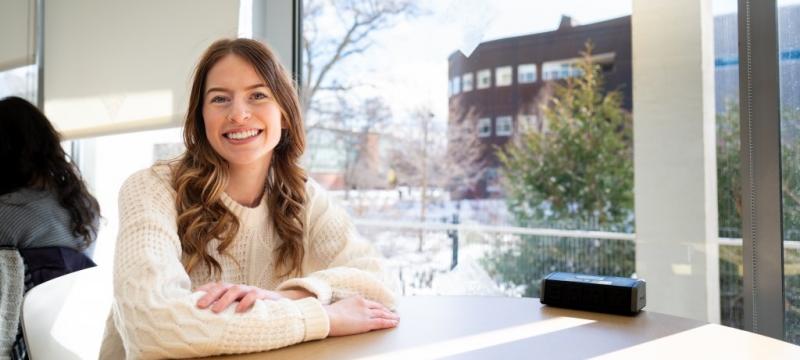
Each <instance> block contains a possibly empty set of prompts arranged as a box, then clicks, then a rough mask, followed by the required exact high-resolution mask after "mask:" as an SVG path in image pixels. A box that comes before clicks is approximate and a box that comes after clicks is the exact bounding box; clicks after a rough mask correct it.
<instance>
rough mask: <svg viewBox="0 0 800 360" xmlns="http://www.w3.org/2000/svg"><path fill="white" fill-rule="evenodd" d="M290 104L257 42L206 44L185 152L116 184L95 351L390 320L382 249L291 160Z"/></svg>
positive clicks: (284, 81) (275, 340)
mask: <svg viewBox="0 0 800 360" xmlns="http://www.w3.org/2000/svg"><path fill="white" fill-rule="evenodd" d="M299 109H300V107H299V103H298V99H297V95H296V91H295V89H294V87H293V85H292V82H291V80H290V78H289V76H288V75H287V73H286V71H285V70H284V69H283V67H282V66H281V65H280V63H279V62H278V61H277V60H276V58H275V56H274V55H273V54H272V52H271V51H270V50H269V49H267V48H266V47H265V46H264V45H262V44H261V43H259V42H257V41H253V40H249V39H236V40H220V41H217V42H215V43H214V44H212V45H211V46H210V47H209V48H208V50H207V51H206V52H205V54H204V55H203V57H202V58H201V60H200V62H199V64H198V66H197V69H196V71H195V75H194V80H193V84H192V90H191V94H190V98H189V108H188V111H187V116H186V122H185V124H184V142H185V144H186V152H185V153H184V155H183V156H182V157H181V158H180V159H179V160H178V161H176V162H173V163H170V164H157V165H155V166H153V167H152V168H151V169H147V170H143V171H141V172H139V173H136V174H134V175H133V176H131V178H129V179H128V180H127V181H126V183H125V184H124V185H123V187H122V190H121V191H120V199H119V206H120V230H119V238H118V240H117V245H116V255H115V263H114V304H113V308H112V317H111V318H113V322H112V321H109V323H108V326H107V329H106V339H105V340H104V343H103V349H102V350H101V358H121V357H127V358H166V357H170V358H174V357H190V356H206V355H216V354H228V353H245V352H256V351H264V350H269V349H274V348H278V347H283V346H287V345H291V344H295V343H298V342H302V341H308V340H315V339H322V338H325V337H326V336H338V335H349V334H357V333H362V332H366V331H370V330H376V329H385V328H391V327H394V326H396V325H397V323H398V320H399V318H398V316H397V315H395V314H394V313H392V312H391V311H390V310H389V309H390V308H393V307H394V295H393V293H392V292H391V291H390V290H389V289H388V288H387V287H386V286H385V283H384V274H383V272H382V269H381V262H380V260H379V259H378V258H376V257H374V255H373V254H372V252H371V251H370V250H369V247H368V246H366V245H365V244H362V243H359V242H358V241H356V238H355V231H354V229H353V226H352V224H351V223H350V220H349V218H348V216H347V214H346V213H345V212H344V211H343V210H342V209H340V208H338V207H336V206H335V205H333V204H331V202H330V200H329V199H328V197H327V195H326V194H325V192H324V190H323V189H321V188H320V187H319V185H318V184H316V183H315V182H313V181H312V180H310V179H308V178H307V177H306V175H305V174H304V172H303V170H302V169H301V168H300V167H299V165H298V162H299V158H300V156H301V154H302V153H303V150H304V145H305V140H304V130H303V125H302V118H301V115H300V110H299ZM110 320H111V319H110ZM123 349H124V353H123Z"/></svg>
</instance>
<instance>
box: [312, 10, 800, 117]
mask: <svg viewBox="0 0 800 360" xmlns="http://www.w3.org/2000/svg"><path fill="white" fill-rule="evenodd" d="M419 3H420V7H421V8H422V9H424V10H425V12H426V14H425V15H422V16H419V17H416V18H412V19H404V20H402V21H399V22H398V23H397V24H396V25H395V26H394V27H392V28H389V29H386V30H383V31H381V32H379V33H376V34H375V36H374V39H375V45H374V46H373V47H372V48H371V49H370V50H369V51H368V52H367V53H365V54H363V55H362V56H359V57H356V58H351V59H349V60H348V62H347V63H346V64H342V67H341V68H340V69H339V70H340V71H342V73H343V74H347V78H348V79H349V80H350V81H353V82H355V83H360V84H368V85H365V86H361V87H359V88H356V89H355V90H353V94H355V95H356V96H374V94H380V95H382V96H384V98H385V99H386V100H387V103H389V104H390V106H391V107H392V111H393V114H394V118H395V120H402V119H403V117H404V116H405V115H407V114H410V113H412V112H413V111H414V110H415V109H418V108H420V107H427V108H430V109H431V110H432V112H433V113H434V115H435V122H437V123H439V124H444V123H446V120H447V97H448V94H447V86H448V79H447V58H448V56H449V55H450V54H451V53H452V52H454V51H456V50H461V51H462V52H463V53H465V54H468V53H470V52H471V51H472V50H473V49H474V48H475V47H476V46H477V45H478V44H479V43H480V42H483V41H489V40H494V39H500V38H506V37H512V36H519V35H525V34H533V33H540V32H545V31H552V30H555V29H556V28H557V27H558V25H559V22H560V20H561V16H562V15H568V16H571V17H572V18H573V20H575V21H576V22H577V23H578V24H589V23H594V22H598V21H603V20H608V19H612V18H617V17H621V16H628V15H630V14H631V12H632V1H631V0H605V1H598V0H560V1H545V0H528V1H521V0H493V1H489V0H448V1H442V0H420V2H419ZM796 3H800V0H779V1H778V4H779V6H784V5H790V4H796ZM736 4H737V1H736V0H712V13H713V14H714V15H719V14H726V13H731V12H735V11H736V6H737V5H736ZM335 21H336V19H332V18H329V19H328V20H325V23H323V24H321V26H322V27H327V26H333V25H334V24H335Z"/></svg>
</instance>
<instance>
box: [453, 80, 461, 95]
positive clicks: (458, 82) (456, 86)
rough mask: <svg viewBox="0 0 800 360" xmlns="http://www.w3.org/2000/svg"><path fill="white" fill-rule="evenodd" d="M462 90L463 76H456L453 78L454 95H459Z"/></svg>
mask: <svg viewBox="0 0 800 360" xmlns="http://www.w3.org/2000/svg"><path fill="white" fill-rule="evenodd" d="M460 92H461V77H460V76H456V77H454V78H453V95H458V93H460Z"/></svg>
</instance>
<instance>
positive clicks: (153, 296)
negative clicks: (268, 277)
mask: <svg viewBox="0 0 800 360" xmlns="http://www.w3.org/2000/svg"><path fill="white" fill-rule="evenodd" d="M119 208H120V209H119V212H120V228H119V237H118V240H117V245H116V250H115V259H114V300H113V305H112V314H113V317H114V323H115V324H116V328H117V330H118V332H119V335H120V338H121V339H122V343H123V344H124V347H125V351H126V357H127V358H129V359H131V358H136V359H138V358H143V359H144V358H180V357H198V356H207V355H218V354H234V353H246V352H256V351H264V350H269V349H274V348H279V347H283V346H288V345H291V344H294V343H298V342H301V341H306V340H314V339H320V338H324V337H326V336H327V334H328V331H329V320H328V317H327V314H326V313H325V310H324V308H323V307H322V304H321V303H320V302H319V301H318V300H317V299H313V298H307V299H303V300H298V301H291V300H280V301H261V300H259V301H257V302H256V304H255V306H254V307H253V308H252V309H251V310H250V311H248V312H245V313H240V314H237V313H235V312H234V311H233V307H229V308H228V309H227V310H226V311H224V312H222V313H219V314H215V313H213V312H211V311H210V310H208V309H199V308H197V306H196V302H197V300H199V298H200V297H202V295H203V294H204V293H203V292H194V293H193V292H192V287H191V280H190V278H189V276H188V274H187V273H186V271H185V270H184V268H183V265H182V264H181V261H180V259H181V245H180V240H179V238H178V236H177V225H176V217H177V214H176V210H175V205H174V192H173V191H172V189H171V187H170V186H169V184H168V183H166V181H165V179H164V178H163V177H161V176H159V174H156V173H155V170H153V169H148V170H144V171H141V172H139V173H136V174H134V175H133V176H131V177H130V178H129V179H128V180H127V181H126V182H125V184H124V185H123V187H122V189H121V191H120V198H119Z"/></svg>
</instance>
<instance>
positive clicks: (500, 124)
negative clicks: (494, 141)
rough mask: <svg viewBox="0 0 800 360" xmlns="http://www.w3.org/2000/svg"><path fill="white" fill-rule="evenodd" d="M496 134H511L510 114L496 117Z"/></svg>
mask: <svg viewBox="0 0 800 360" xmlns="http://www.w3.org/2000/svg"><path fill="white" fill-rule="evenodd" d="M496 132H497V136H511V133H512V132H513V123H512V121H511V116H500V117H498V118H497V130H496Z"/></svg>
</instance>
